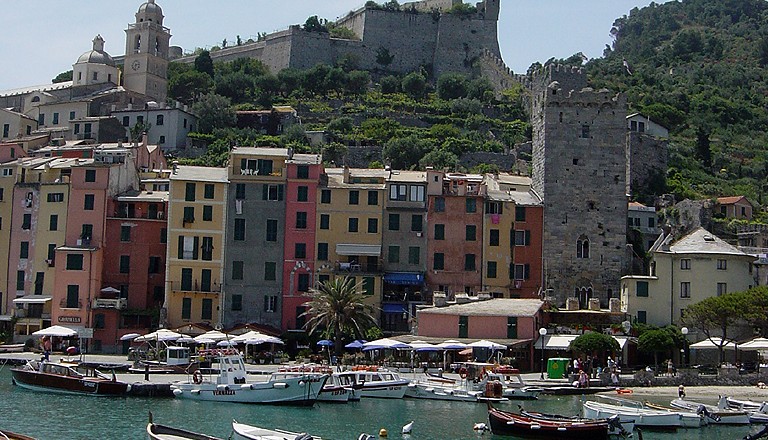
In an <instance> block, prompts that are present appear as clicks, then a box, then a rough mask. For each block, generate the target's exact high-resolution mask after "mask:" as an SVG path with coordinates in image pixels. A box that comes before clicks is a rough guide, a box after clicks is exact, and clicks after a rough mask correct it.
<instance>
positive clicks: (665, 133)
mask: <svg viewBox="0 0 768 440" xmlns="http://www.w3.org/2000/svg"><path fill="white" fill-rule="evenodd" d="M627 129H629V131H634V132H638V133H645V134H647V135H649V136H653V137H657V138H665V139H666V138H669V129H667V128H666V127H664V126H663V125H661V124H657V123H656V122H653V121H652V120H651V118H649V117H648V116H645V115H642V114H640V113H632V114H631V115H628V116H627Z"/></svg>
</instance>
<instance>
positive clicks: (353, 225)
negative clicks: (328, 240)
mask: <svg viewBox="0 0 768 440" xmlns="http://www.w3.org/2000/svg"><path fill="white" fill-rule="evenodd" d="M348 223H349V227H348V231H349V232H357V223H358V219H357V218H356V217H350V219H349V222H348Z"/></svg>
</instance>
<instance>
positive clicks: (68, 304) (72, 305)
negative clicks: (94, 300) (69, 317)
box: [59, 298, 83, 309]
mask: <svg viewBox="0 0 768 440" xmlns="http://www.w3.org/2000/svg"><path fill="white" fill-rule="evenodd" d="M59 307H60V308H62V309H82V308H83V302H82V301H80V300H77V302H73V301H67V299H66V298H64V299H62V300H61V302H59Z"/></svg>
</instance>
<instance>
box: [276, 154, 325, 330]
mask: <svg viewBox="0 0 768 440" xmlns="http://www.w3.org/2000/svg"><path fill="white" fill-rule="evenodd" d="M286 168H287V173H288V181H287V186H286V197H285V199H286V205H285V239H284V249H283V255H284V261H283V298H282V300H283V306H282V311H283V314H282V329H283V330H293V329H300V328H302V327H303V325H304V319H303V318H299V315H301V314H302V313H303V312H304V307H303V305H302V304H303V303H305V302H306V301H307V297H305V296H304V293H305V292H307V291H308V290H309V288H310V287H312V284H313V283H312V280H313V276H314V272H315V268H314V261H315V252H316V244H315V241H316V240H315V219H316V209H315V207H316V206H317V205H316V202H317V194H318V191H317V188H318V184H319V182H320V175H321V174H322V173H323V165H322V163H321V158H320V156H319V155H316V154H294V155H293V158H292V159H290V160H287V161H286Z"/></svg>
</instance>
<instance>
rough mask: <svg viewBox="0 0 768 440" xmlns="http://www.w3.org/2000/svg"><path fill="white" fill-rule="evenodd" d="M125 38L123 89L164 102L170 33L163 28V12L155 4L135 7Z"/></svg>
mask: <svg viewBox="0 0 768 440" xmlns="http://www.w3.org/2000/svg"><path fill="white" fill-rule="evenodd" d="M125 34H126V38H125V64H124V66H123V70H124V72H123V86H124V87H125V88H126V89H128V90H131V91H134V92H137V93H141V94H144V95H147V96H149V97H151V98H152V99H154V100H155V101H158V102H165V99H166V97H167V95H168V48H169V45H170V40H171V30H170V29H168V28H167V27H165V26H163V10H162V8H160V6H158V5H157V4H156V3H155V0H148V1H147V2H146V3H144V4H142V5H141V6H139V11H138V12H137V13H136V22H135V23H132V24H129V25H128V29H126V30H125Z"/></svg>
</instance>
